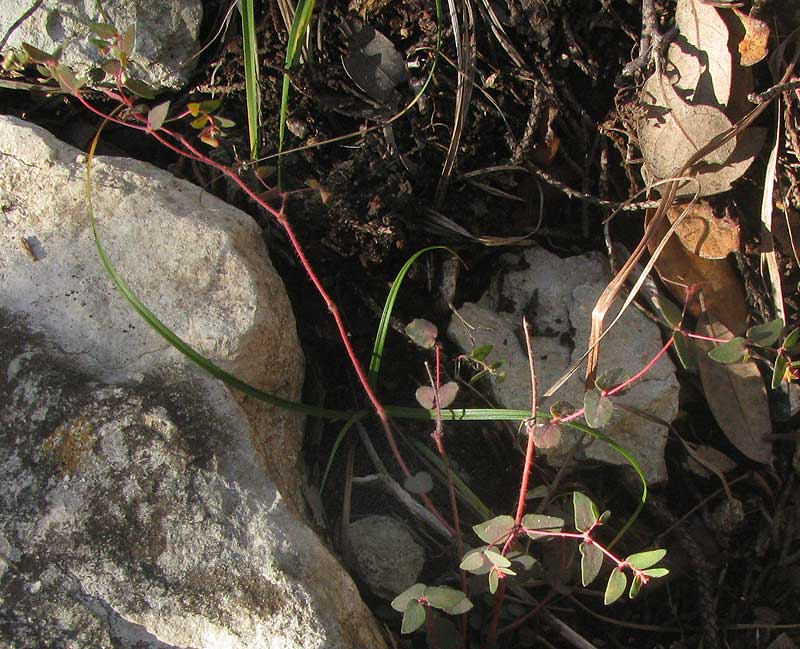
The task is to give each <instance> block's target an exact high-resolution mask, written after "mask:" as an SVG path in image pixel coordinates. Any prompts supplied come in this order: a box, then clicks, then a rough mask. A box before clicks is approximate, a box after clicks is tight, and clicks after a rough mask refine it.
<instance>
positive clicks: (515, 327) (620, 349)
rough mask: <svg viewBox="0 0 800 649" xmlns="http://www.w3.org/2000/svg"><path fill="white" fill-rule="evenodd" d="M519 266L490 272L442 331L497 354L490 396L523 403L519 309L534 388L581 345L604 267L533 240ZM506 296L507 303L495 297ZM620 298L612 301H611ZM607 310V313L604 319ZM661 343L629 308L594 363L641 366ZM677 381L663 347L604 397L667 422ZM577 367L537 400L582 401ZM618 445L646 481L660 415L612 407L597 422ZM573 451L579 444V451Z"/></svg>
mask: <svg viewBox="0 0 800 649" xmlns="http://www.w3.org/2000/svg"><path fill="white" fill-rule="evenodd" d="M524 261H525V263H526V264H527V265H528V266H529V267H528V268H527V269H525V270H514V271H510V272H508V273H506V274H505V275H504V276H502V277H499V278H497V280H496V281H494V282H493V285H492V287H491V288H490V290H489V291H487V293H486V294H485V295H484V296H483V298H482V299H481V300H480V302H479V303H477V304H472V303H466V304H464V305H463V306H462V307H461V309H459V312H458V313H459V316H460V317H461V318H463V320H464V321H466V323H468V324H469V325H470V326H471V327H474V329H472V328H470V327H466V326H464V325H463V324H462V323H461V321H460V320H459V318H455V317H454V318H452V319H451V322H450V326H449V328H448V334H449V335H450V336H451V338H453V339H454V340H455V341H456V342H457V344H458V345H459V346H460V347H461V348H462V349H463V350H464V351H469V350H472V349H474V348H475V347H477V346H481V345H486V344H491V345H493V346H494V350H493V352H492V355H491V356H490V357H489V359H488V360H489V361H496V360H501V359H502V360H505V361H506V364H505V365H504V367H503V369H504V370H505V371H506V380H505V381H503V382H498V383H495V384H494V386H493V389H494V393H495V397H496V398H497V400H498V402H499V403H500V405H502V406H503V407H506V408H520V409H525V408H528V407H529V404H530V379H529V370H528V359H527V353H526V351H525V343H524V337H523V334H522V316H523V315H527V316H528V319H529V320H530V322H531V324H532V326H533V327H534V332H535V334H536V335H534V337H533V349H534V355H535V358H536V368H537V375H538V379H539V388H540V391H541V392H542V393H544V391H546V390H547V389H548V388H549V387H550V386H551V385H552V384H553V383H554V382H555V381H556V380H557V379H558V378H559V377H560V376H561V375H562V374H563V372H564V371H565V370H566V369H567V368H568V367H569V366H570V365H571V364H572V363H573V362H574V361H576V360H577V359H578V358H579V357H580V356H581V355H582V354H583V352H584V351H585V350H586V347H587V343H588V339H589V328H590V326H591V312H592V309H593V308H594V304H595V301H596V299H597V298H598V297H599V295H600V293H601V292H602V291H603V289H604V288H605V286H606V284H607V283H608V281H609V279H610V276H609V274H608V271H607V269H606V265H605V264H604V263H603V261H602V260H601V258H600V256H599V255H596V254H589V255H582V256H577V257H568V258H565V259H561V258H559V257H557V256H556V255H553V254H552V253H549V252H547V251H546V250H544V249H542V248H529V249H528V250H527V251H526V252H525V255H524ZM500 304H504V305H508V304H511V305H513V306H512V311H511V312H499V311H498V310H497V309H498V305H500ZM619 306H620V305H619V304H618V305H617V307H619ZM611 319H613V314H612V316H609V317H608V318H607V320H606V322H607V323H608V322H610V321H611ZM661 346H662V341H661V333H660V331H659V329H658V327H657V326H656V325H655V324H654V323H652V322H650V321H649V320H647V319H646V318H645V317H644V316H643V315H642V314H641V313H639V312H638V311H637V310H636V309H634V308H630V309H628V310H627V311H626V312H625V314H624V315H623V316H622V318H621V320H620V321H619V323H617V325H616V327H615V328H614V330H612V332H611V333H610V334H609V335H608V336H606V338H604V339H603V343H602V344H601V356H600V371H601V372H602V371H603V370H613V369H616V368H621V369H622V370H623V371H624V372H625V373H626V374H627V375H628V376H631V375H633V374H635V373H636V372H638V371H639V370H641V369H642V368H643V367H644V366H645V365H646V364H647V363H648V362H649V361H650V360H651V359H652V358H653V357H654V356H655V355H656V353H657V352H658V350H659V349H660V348H661ZM678 388H679V386H678V382H677V379H676V378H675V368H674V366H673V364H672V362H671V361H670V359H669V358H668V357H662V359H661V360H660V361H659V362H658V364H656V365H655V366H654V367H653V368H652V369H651V370H650V371H649V372H648V374H647V375H646V376H645V377H644V379H643V380H642V381H640V382H638V383H637V384H635V385H634V386H633V387H632V388H631V389H630V390H629V391H628V392H626V393H625V394H623V395H620V396H618V397H614V401H615V402H616V403H620V404H624V405H626V406H629V407H631V408H635V409H638V410H640V411H642V412H644V413H647V414H649V415H651V416H654V417H656V418H658V419H662V420H664V421H667V422H671V421H672V419H673V418H674V417H675V415H676V414H677V410H678ZM583 392H584V390H583V372H582V371H578V372H577V373H576V374H575V375H574V376H573V377H572V378H571V379H570V381H568V382H567V383H566V384H565V385H564V387H563V388H562V389H561V390H560V391H559V392H557V393H556V395H555V396H554V397H553V398H551V399H550V400H548V401H547V402H545V403H543V404H542V405H543V406H544V407H547V406H548V405H549V404H552V403H554V402H555V401H556V400H560V399H563V400H565V401H567V402H569V403H571V404H573V405H574V406H575V407H581V406H582V404H583ZM604 432H606V433H607V434H609V435H610V436H611V437H612V438H613V439H614V440H616V441H617V442H619V443H620V444H621V445H622V446H624V447H625V448H627V449H628V450H629V451H630V452H631V453H632V454H633V455H634V457H635V458H636V459H637V461H638V462H639V464H640V465H641V466H642V468H643V470H644V472H645V475H646V476H647V480H648V482H650V483H657V482H661V481H663V480H665V479H666V477H667V474H666V466H665V463H664V447H665V445H666V440H667V430H666V428H665V427H664V426H662V425H661V424H658V423H655V422H653V421H652V420H650V419H647V418H645V417H642V416H639V415H636V414H634V413H632V412H630V411H627V410H622V409H621V408H615V409H614V416H613V419H612V421H611V423H610V424H609V425H608V426H607V427H606V429H605V431H604ZM578 437H579V434H577V433H572V432H565V434H563V435H562V439H561V443H560V444H559V445H558V446H556V447H554V448H552V449H542V450H541V453H543V454H545V455H547V457H548V459H549V460H550V461H551V462H553V463H555V464H560V463H561V462H562V461H563V459H564V458H565V457H566V455H567V454H568V453H569V451H570V449H571V448H572V446H573V445H574V443H575V441H576V440H577V439H578ZM583 454H584V455H585V456H586V457H588V458H591V459H596V460H602V461H604V462H610V463H613V464H623V465H624V464H627V461H626V460H625V459H624V458H623V457H622V456H621V455H619V454H618V453H617V452H616V451H614V450H613V449H611V448H609V447H608V446H607V445H606V444H603V443H602V442H598V441H593V442H592V443H591V444H590V445H589V446H588V447H587V448H586V449H585V451H584V452H583ZM580 456H581V455H580V454H579V457H580Z"/></svg>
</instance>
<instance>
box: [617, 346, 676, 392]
mask: <svg viewBox="0 0 800 649" xmlns="http://www.w3.org/2000/svg"><path fill="white" fill-rule="evenodd" d="M674 344H675V338H674V337H672V336H670V338H669V340H668V341H667V343H666V344H665V345H664V346H663V347H662V348H661V349H660V350H659V352H658V354H656V355H655V356H653V358H652V359H651V360H650V362H649V363H648V364H647V365H645V366H644V367H643V368H642V369H641V370H639V371H638V372H637V373H636V374H634V375H633V376H632V377H631V378H629V379H628V380H627V381H623V382H622V383H620V384H619V385H618V386H616V387H615V388H612V389H611V390H608V391H604V392H603V394H604V395H605V396H607V397H612V396H614V395H615V394H617V393H619V392H622V391H623V390H624V389H625V388H627V387H628V386H629V385H630V384H631V383H634V382H636V381H638V380H639V379H640V378H642V377H643V376H644V375H645V374H647V373H648V372H649V371H650V370H651V369H652V368H653V366H654V365H655V364H656V363H658V361H659V360H660V359H661V357H662V356H663V355H664V354H666V353H667V352H668V351H669V349H670V347H672V345H674Z"/></svg>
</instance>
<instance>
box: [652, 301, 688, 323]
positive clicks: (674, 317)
mask: <svg viewBox="0 0 800 649" xmlns="http://www.w3.org/2000/svg"><path fill="white" fill-rule="evenodd" d="M653 305H654V306H655V307H656V309H658V311H659V313H661V316H662V317H663V318H664V321H665V322H666V323H667V324H668V325H669V326H670V327H672V328H673V329H674V328H676V327H678V326H679V325H680V324H681V320H683V313H682V312H681V310H680V309H679V308H678V307H677V306H676V305H675V303H674V302H672V301H671V300H668V299H667V298H665V297H664V296H662V295H654V296H653Z"/></svg>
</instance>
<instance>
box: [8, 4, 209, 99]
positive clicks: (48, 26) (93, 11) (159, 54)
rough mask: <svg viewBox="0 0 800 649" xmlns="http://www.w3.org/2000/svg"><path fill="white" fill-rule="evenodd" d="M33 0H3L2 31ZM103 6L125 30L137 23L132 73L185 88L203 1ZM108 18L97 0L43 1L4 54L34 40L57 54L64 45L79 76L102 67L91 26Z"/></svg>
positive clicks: (11, 38) (165, 85)
mask: <svg viewBox="0 0 800 649" xmlns="http://www.w3.org/2000/svg"><path fill="white" fill-rule="evenodd" d="M32 4H33V2H31V1H29V0H3V2H0V34H6V32H7V31H8V30H9V29H10V28H11V27H12V25H14V23H16V22H17V20H18V19H19V18H21V17H22V16H23V15H24V14H25V12H26V11H27V10H28V9H29V8H30V7H31V5H32ZM102 6H103V9H104V10H105V11H106V12H107V14H108V16H109V18H110V19H111V23H112V24H113V25H114V26H115V27H116V28H117V30H118V31H119V32H120V33H123V32H125V31H126V30H127V29H129V28H131V27H135V28H136V43H135V47H134V52H133V58H132V62H131V68H132V72H133V73H134V76H135V77H136V78H137V79H139V80H140V81H144V82H145V83H147V84H149V85H150V86H152V87H155V88H174V89H177V88H180V87H181V86H183V85H184V84H185V83H186V81H187V79H188V75H189V72H190V71H191V66H192V65H193V64H194V61H195V60H196V59H195V58H193V55H194V54H195V53H196V52H197V50H198V49H199V48H200V45H199V43H198V40H197V39H198V34H199V31H200V23H201V21H202V19H203V3H202V0H171V1H170V2H151V1H148V0H104V2H103V3H102ZM92 22H105V21H104V20H103V19H102V18H101V16H100V14H99V12H98V9H97V2H95V0H44V2H42V4H41V5H40V6H39V7H38V8H36V10H35V11H34V12H33V13H32V14H31V15H30V16H29V17H28V18H27V19H26V20H25V21H24V22H23V23H22V24H21V25H20V26H19V27H17V28H16V29H14V31H13V32H12V33H11V34H10V36H9V38H8V41H7V42H6V46H5V47H4V48H3V50H2V51H0V54H3V55H5V54H7V53H8V52H9V51H10V50H12V49H18V48H19V47H20V46H21V45H22V43H29V44H30V45H33V46H35V47H38V48H39V49H40V50H43V51H45V52H47V53H48V54H52V53H53V52H55V50H56V48H57V47H62V50H61V57H60V59H59V61H60V62H61V63H64V64H65V65H67V66H69V67H71V68H72V69H73V70H74V71H75V72H76V73H77V74H78V75H79V76H85V75H86V74H87V73H88V72H89V70H91V69H92V68H96V67H98V66H99V63H100V62H101V55H100V53H99V51H98V49H97V47H95V46H94V45H92V44H91V43H90V42H89V40H88V38H89V36H94V34H93V33H92V32H91V31H90V29H89V25H90V24H91V23H92Z"/></svg>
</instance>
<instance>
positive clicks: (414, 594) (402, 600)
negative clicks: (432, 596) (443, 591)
mask: <svg viewBox="0 0 800 649" xmlns="http://www.w3.org/2000/svg"><path fill="white" fill-rule="evenodd" d="M424 592H425V584H414V585H413V586H409V587H408V588H406V589H405V590H404V591H403V592H402V593H400V594H399V595H398V596H397V597H395V598H394V599H393V600H392V604H391V606H392V608H393V609H394V610H395V611H399V612H400V613H402V612H403V611H405V610H406V607H407V606H408V603H409V602H411V601H412V600H417V599H419V598H420V597H422V593H424Z"/></svg>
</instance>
